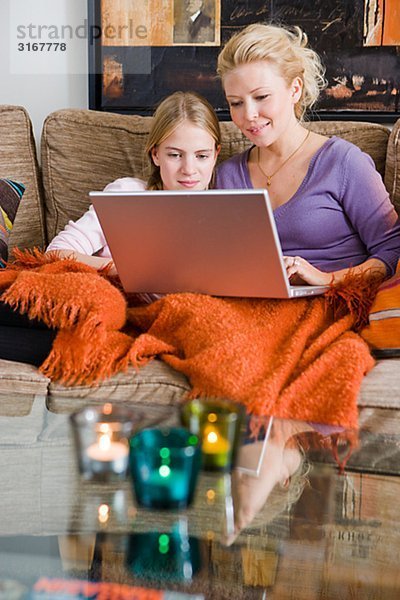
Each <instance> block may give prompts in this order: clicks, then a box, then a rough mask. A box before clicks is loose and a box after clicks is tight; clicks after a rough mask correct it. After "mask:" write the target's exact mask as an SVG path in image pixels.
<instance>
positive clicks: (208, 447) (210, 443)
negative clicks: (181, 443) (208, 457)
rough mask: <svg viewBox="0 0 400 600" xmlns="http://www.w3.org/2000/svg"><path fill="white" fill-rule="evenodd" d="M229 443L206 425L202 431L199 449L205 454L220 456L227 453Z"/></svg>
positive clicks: (211, 427)
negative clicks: (201, 441)
mask: <svg viewBox="0 0 400 600" xmlns="http://www.w3.org/2000/svg"><path fill="white" fill-rule="evenodd" d="M230 447H231V445H230V443H229V442H228V440H226V439H225V438H224V437H222V435H220V433H219V431H218V430H217V429H216V428H215V427H213V426H212V425H206V426H205V428H204V431H203V444H202V446H201V449H202V450H203V452H205V453H206V454H221V453H226V452H229V450H230Z"/></svg>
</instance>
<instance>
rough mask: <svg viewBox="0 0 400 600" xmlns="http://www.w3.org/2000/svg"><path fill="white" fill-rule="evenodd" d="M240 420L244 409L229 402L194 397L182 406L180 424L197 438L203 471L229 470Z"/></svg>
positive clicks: (236, 442)
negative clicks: (199, 441) (198, 438)
mask: <svg viewBox="0 0 400 600" xmlns="http://www.w3.org/2000/svg"><path fill="white" fill-rule="evenodd" d="M243 419H244V409H243V407H242V406H241V405H238V404H235V403H233V402H230V401H229V400H222V399H221V400H220V399H216V398H197V399H195V400H191V401H189V402H186V403H185V404H183V406H182V407H181V422H182V424H183V425H184V426H185V427H187V428H188V429H189V430H190V432H191V433H193V434H195V435H198V436H199V437H200V440H201V451H202V458H203V468H204V469H206V470H210V471H230V470H231V469H232V467H233V466H234V463H235V459H236V455H237V449H238V445H239V441H240V436H241V426H242V422H243Z"/></svg>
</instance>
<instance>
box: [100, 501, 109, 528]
mask: <svg viewBox="0 0 400 600" xmlns="http://www.w3.org/2000/svg"><path fill="white" fill-rule="evenodd" d="M98 514H99V522H100V523H107V521H108V518H109V516H110V507H109V506H108V504H100V506H99V508H98Z"/></svg>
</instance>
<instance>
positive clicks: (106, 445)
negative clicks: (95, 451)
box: [99, 433, 111, 451]
mask: <svg viewBox="0 0 400 600" xmlns="http://www.w3.org/2000/svg"><path fill="white" fill-rule="evenodd" d="M99 446H100V449H101V450H103V451H104V450H109V449H110V447H111V439H110V436H109V434H108V433H104V434H103V435H101V436H100V437H99Z"/></svg>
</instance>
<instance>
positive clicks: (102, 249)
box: [47, 177, 162, 304]
mask: <svg viewBox="0 0 400 600" xmlns="http://www.w3.org/2000/svg"><path fill="white" fill-rule="evenodd" d="M145 189H146V184H145V182H144V181H142V180H141V179H137V178H136V177H122V178H121V179H116V180H115V181H113V182H112V183H109V184H108V185H106V187H105V188H104V190H103V191H104V192H141V191H143V190H145ZM50 250H73V251H74V252H79V253H81V254H87V255H88V256H101V257H102V258H111V252H110V249H109V247H108V245H107V242H106V238H105V237H104V233H103V230H102V228H101V226H100V222H99V220H98V218H97V215H96V211H95V210H94V208H93V205H91V206H90V208H89V210H88V211H86V212H85V214H84V215H83V216H82V217H81V218H80V219H78V220H77V221H69V222H68V224H67V225H66V226H65V229H63V230H62V231H60V233H59V234H57V235H56V237H55V238H54V239H53V240H52V241H51V242H50V244H49V245H48V246H47V251H50ZM161 297H162V295H160V294H146V293H141V294H137V301H138V302H140V303H143V304H150V303H151V302H154V301H155V300H158V299H159V298H161Z"/></svg>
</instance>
